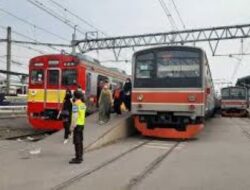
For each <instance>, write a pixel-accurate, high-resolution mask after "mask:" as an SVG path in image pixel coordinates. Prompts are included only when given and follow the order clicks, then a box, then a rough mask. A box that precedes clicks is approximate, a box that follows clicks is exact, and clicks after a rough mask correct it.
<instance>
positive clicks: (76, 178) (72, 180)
mask: <svg viewBox="0 0 250 190" xmlns="http://www.w3.org/2000/svg"><path fill="white" fill-rule="evenodd" d="M149 142H150V141H144V142H142V143H140V144H139V145H135V146H133V147H132V148H130V149H128V150H126V151H124V152H122V153H121V154H119V155H117V156H115V157H113V158H111V159H110V160H108V161H104V162H103V163H101V164H100V165H98V166H96V167H95V168H93V169H90V170H88V171H85V172H83V173H80V174H78V175H76V176H74V177H72V178H70V179H68V180H66V181H64V182H63V183H61V184H58V185H57V186H55V187H53V188H52V189H51V190H61V189H65V188H67V187H69V186H70V185H72V184H73V183H76V182H78V181H80V180H81V179H83V178H84V177H86V176H89V175H91V174H93V173H94V172H97V171H98V170H100V169H102V168H104V167H106V166H108V165H110V164H112V163H113V162H115V161H117V160H119V159H120V158H122V157H124V156H125V155H127V154H129V153H131V152H133V151H135V150H137V149H139V148H141V147H143V145H146V144H148V143H149Z"/></svg>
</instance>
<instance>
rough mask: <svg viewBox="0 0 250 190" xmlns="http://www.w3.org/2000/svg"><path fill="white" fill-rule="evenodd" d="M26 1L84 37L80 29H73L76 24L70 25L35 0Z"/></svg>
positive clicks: (69, 22)
mask: <svg viewBox="0 0 250 190" xmlns="http://www.w3.org/2000/svg"><path fill="white" fill-rule="evenodd" d="M27 1H28V2H29V3H31V4H32V5H34V6H36V7H37V8H39V9H41V10H42V11H44V12H46V13H47V14H49V15H51V16H52V17H54V18H56V19H57V20H59V21H61V22H63V23H64V24H66V25H67V26H69V27H71V28H73V29H76V31H78V32H79V33H81V34H83V35H85V32H83V31H81V30H80V29H79V28H80V27H77V28H75V26H77V24H75V23H72V22H71V21H70V20H67V19H65V18H63V17H62V16H61V15H59V14H57V13H56V12H55V11H53V10H52V9H50V8H49V7H47V6H46V5H44V4H43V3H41V2H40V1H37V0H27Z"/></svg>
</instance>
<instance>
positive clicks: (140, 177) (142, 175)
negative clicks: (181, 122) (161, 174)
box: [125, 142, 180, 190]
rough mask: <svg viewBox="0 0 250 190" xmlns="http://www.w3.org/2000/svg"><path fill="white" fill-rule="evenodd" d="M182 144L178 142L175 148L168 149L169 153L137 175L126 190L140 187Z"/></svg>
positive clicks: (159, 157)
mask: <svg viewBox="0 0 250 190" xmlns="http://www.w3.org/2000/svg"><path fill="white" fill-rule="evenodd" d="M179 144H180V142H176V143H174V144H173V146H172V147H171V148H170V149H168V150H167V151H165V152H164V153H163V154H162V155H160V156H158V157H156V158H155V159H154V160H153V161H152V162H151V163H150V164H149V165H148V166H147V167H146V168H145V170H144V171H142V172H141V173H140V174H139V175H137V176H136V177H134V178H132V179H131V180H130V182H129V184H128V185H127V187H126V188H125V189H126V190H131V189H133V187H135V186H136V185H138V184H139V183H140V182H141V181H142V180H143V179H144V178H145V177H146V176H147V175H148V174H150V173H151V172H153V170H155V169H156V168H157V166H159V165H160V163H161V162H162V161H163V160H164V159H165V158H167V157H168V156H169V155H170V154H171V153H172V152H173V151H174V150H175V148H176V147H178V145H179Z"/></svg>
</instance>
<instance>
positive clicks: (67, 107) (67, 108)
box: [58, 89, 72, 144]
mask: <svg viewBox="0 0 250 190" xmlns="http://www.w3.org/2000/svg"><path fill="white" fill-rule="evenodd" d="M71 98H72V93H71V91H70V90H69V89H67V90H66V94H65V97H64V100H63V106H62V110H61V111H60V112H59V114H58V118H59V119H62V120H63V127H64V144H66V143H67V142H68V138H69V135H70V134H71V133H70V124H71V114H72V102H71Z"/></svg>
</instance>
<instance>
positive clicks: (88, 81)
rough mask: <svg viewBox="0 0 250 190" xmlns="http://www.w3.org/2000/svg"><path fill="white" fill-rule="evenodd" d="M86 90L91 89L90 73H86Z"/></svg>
mask: <svg viewBox="0 0 250 190" xmlns="http://www.w3.org/2000/svg"><path fill="white" fill-rule="evenodd" d="M86 91H87V92H90V91H91V73H88V74H87V88H86Z"/></svg>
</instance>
